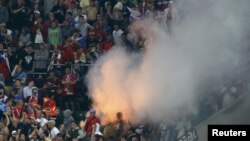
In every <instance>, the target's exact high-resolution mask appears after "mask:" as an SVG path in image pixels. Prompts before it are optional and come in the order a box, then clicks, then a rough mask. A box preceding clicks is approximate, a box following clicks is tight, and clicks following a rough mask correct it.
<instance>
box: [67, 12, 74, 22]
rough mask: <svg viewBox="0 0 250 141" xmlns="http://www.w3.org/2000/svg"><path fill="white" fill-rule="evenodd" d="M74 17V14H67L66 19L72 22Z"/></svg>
mask: <svg viewBox="0 0 250 141" xmlns="http://www.w3.org/2000/svg"><path fill="white" fill-rule="evenodd" d="M72 15H73V14H72V12H67V13H66V19H67V20H71V19H72Z"/></svg>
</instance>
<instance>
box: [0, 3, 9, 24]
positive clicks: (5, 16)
mask: <svg viewBox="0 0 250 141" xmlns="http://www.w3.org/2000/svg"><path fill="white" fill-rule="evenodd" d="M3 4H4V2H3V0H0V15H1V16H0V25H3V24H7V22H8V20H9V12H8V10H7V8H6V7H5V6H4V5H3Z"/></svg>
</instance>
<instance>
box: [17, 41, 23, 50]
mask: <svg viewBox="0 0 250 141" xmlns="http://www.w3.org/2000/svg"><path fill="white" fill-rule="evenodd" d="M23 46H24V42H23V41H22V40H19V41H18V47H20V48H22V47H23Z"/></svg>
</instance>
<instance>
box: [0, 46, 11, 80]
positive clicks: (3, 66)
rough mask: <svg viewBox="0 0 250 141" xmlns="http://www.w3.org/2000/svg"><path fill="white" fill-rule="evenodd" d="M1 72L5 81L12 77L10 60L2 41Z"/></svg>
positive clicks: (0, 51)
mask: <svg viewBox="0 0 250 141" xmlns="http://www.w3.org/2000/svg"><path fill="white" fill-rule="evenodd" d="M0 74H2V76H3V78H2V79H4V80H5V81H8V80H9V79H10V68H9V66H8V60H7V58H6V54H5V53H4V51H3V44H1V43H0ZM1 81H3V80H1Z"/></svg>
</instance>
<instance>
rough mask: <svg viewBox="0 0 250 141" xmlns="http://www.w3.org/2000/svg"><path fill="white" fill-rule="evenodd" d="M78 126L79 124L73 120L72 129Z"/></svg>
mask: <svg viewBox="0 0 250 141" xmlns="http://www.w3.org/2000/svg"><path fill="white" fill-rule="evenodd" d="M76 127H77V124H76V122H74V121H73V122H71V129H75V128H76Z"/></svg>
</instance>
